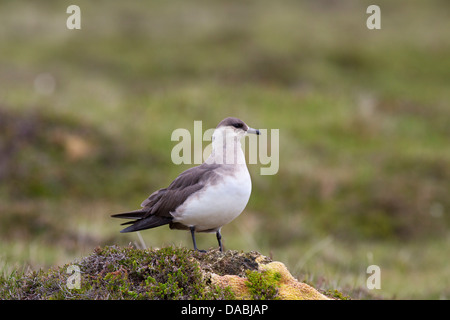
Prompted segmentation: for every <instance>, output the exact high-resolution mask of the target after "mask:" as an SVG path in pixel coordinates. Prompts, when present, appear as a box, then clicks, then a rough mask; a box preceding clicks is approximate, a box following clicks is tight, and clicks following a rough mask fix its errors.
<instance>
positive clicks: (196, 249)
mask: <svg viewBox="0 0 450 320" xmlns="http://www.w3.org/2000/svg"><path fill="white" fill-rule="evenodd" d="M189 230H191V236H192V242H193V243H194V250H195V251H198V252H202V253H206V250H200V249H199V248H197V243H196V242H195V227H190V228H189Z"/></svg>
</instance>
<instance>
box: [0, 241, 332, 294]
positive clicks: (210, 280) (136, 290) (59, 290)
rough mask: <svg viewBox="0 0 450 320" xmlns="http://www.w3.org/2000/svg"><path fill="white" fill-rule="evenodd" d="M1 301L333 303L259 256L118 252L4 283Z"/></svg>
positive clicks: (125, 249)
mask: <svg viewBox="0 0 450 320" xmlns="http://www.w3.org/2000/svg"><path fill="white" fill-rule="evenodd" d="M74 270H75V271H74ZM0 298H2V299H131V300H134V299H165V300H166V299H177V300H186V299H327V297H326V296H324V295H322V294H321V293H319V292H318V291H317V290H315V289H314V288H312V287H310V286H308V285H306V284H303V283H300V282H298V281H297V280H296V279H295V278H294V277H292V275H291V274H290V273H289V271H288V270H287V269H286V267H285V266H284V265H283V264H282V263H281V262H272V261H271V259H269V258H267V257H265V256H263V255H261V254H259V253H257V252H254V251H252V252H238V251H233V250H229V251H226V252H225V253H222V252H219V251H217V250H212V251H209V252H208V253H199V252H194V251H192V250H188V249H185V248H177V247H165V248H162V249H147V250H141V249H136V248H133V247H117V246H111V247H104V248H97V249H96V250H95V251H94V252H93V253H92V254H91V255H89V256H87V257H85V258H83V259H81V260H79V261H75V262H74V263H73V264H66V265H64V266H62V267H58V268H53V269H50V270H48V271H42V270H40V271H34V272H31V273H28V274H18V273H13V274H11V275H9V276H8V277H0Z"/></svg>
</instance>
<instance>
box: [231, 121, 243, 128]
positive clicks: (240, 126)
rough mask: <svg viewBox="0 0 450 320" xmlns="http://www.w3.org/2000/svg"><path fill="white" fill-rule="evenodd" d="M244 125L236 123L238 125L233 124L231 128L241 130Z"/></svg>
mask: <svg viewBox="0 0 450 320" xmlns="http://www.w3.org/2000/svg"><path fill="white" fill-rule="evenodd" d="M243 126H244V125H243V124H242V123H240V122H238V123H233V127H235V128H242V127H243Z"/></svg>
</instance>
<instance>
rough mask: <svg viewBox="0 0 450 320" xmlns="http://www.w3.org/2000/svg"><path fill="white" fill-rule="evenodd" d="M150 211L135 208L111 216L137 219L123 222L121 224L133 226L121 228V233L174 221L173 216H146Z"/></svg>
mask: <svg viewBox="0 0 450 320" xmlns="http://www.w3.org/2000/svg"><path fill="white" fill-rule="evenodd" d="M147 213H148V211H147V210H142V209H139V210H135V211H130V212H124V213H119V214H113V215H111V217H113V218H122V219H135V220H134V221H128V222H125V223H122V224H121V225H126V224H132V225H131V226H129V227H127V228H125V229H123V230H121V231H120V232H121V233H125V232H133V231H139V230H144V229H151V228H155V227H159V226H162V225H165V224H168V223H170V222H171V221H172V218H169V217H159V216H154V215H151V216H148V217H146V218H144V216H145V215H146V214H147Z"/></svg>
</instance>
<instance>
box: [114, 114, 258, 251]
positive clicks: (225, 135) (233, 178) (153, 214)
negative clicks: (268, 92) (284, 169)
mask: <svg viewBox="0 0 450 320" xmlns="http://www.w3.org/2000/svg"><path fill="white" fill-rule="evenodd" d="M249 133H251V134H257V135H259V134H260V133H259V130H257V129H253V128H250V127H249V126H247V125H246V124H245V123H244V122H243V121H242V120H240V119H237V118H233V117H230V118H226V119H224V120H222V121H221V122H220V123H219V124H218V125H217V127H216V129H215V130H214V133H213V136H212V150H211V154H210V156H209V157H208V158H207V159H206V160H205V162H203V163H202V164H201V165H199V166H196V167H193V168H190V169H187V170H186V171H184V172H182V173H181V174H180V175H179V176H178V177H177V178H176V179H175V180H174V181H173V182H172V183H171V184H170V185H169V186H168V187H167V188H163V189H160V190H158V191H155V192H153V193H152V194H151V195H150V196H149V197H148V198H147V199H145V200H144V201H143V202H142V203H141V207H142V208H141V209H138V210H134V211H130V212H124V213H119V214H114V215H112V217H114V218H124V219H132V220H133V221H129V222H125V223H123V224H122V225H127V224H131V225H130V226H128V227H127V228H125V229H123V230H122V231H120V232H133V231H139V230H144V229H151V228H155V227H159V226H162V225H166V224H168V225H169V227H170V229H180V230H189V231H190V232H191V235H192V242H193V244H194V250H198V251H201V252H205V251H204V250H199V249H198V248H197V244H196V241H195V233H196V232H210V233H214V232H215V233H216V236H217V241H218V243H219V247H220V251H223V245H222V235H221V233H220V231H221V228H222V227H223V226H224V225H226V224H228V223H230V222H231V221H232V220H234V219H235V218H236V217H238V216H239V215H240V214H241V213H242V211H243V210H244V208H245V207H246V205H247V203H248V200H249V198H250V193H251V190H252V181H251V179H250V174H249V172H248V169H247V165H246V162H245V156H244V153H243V151H242V148H241V143H240V140H241V138H242V137H243V136H244V135H246V134H249Z"/></svg>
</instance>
